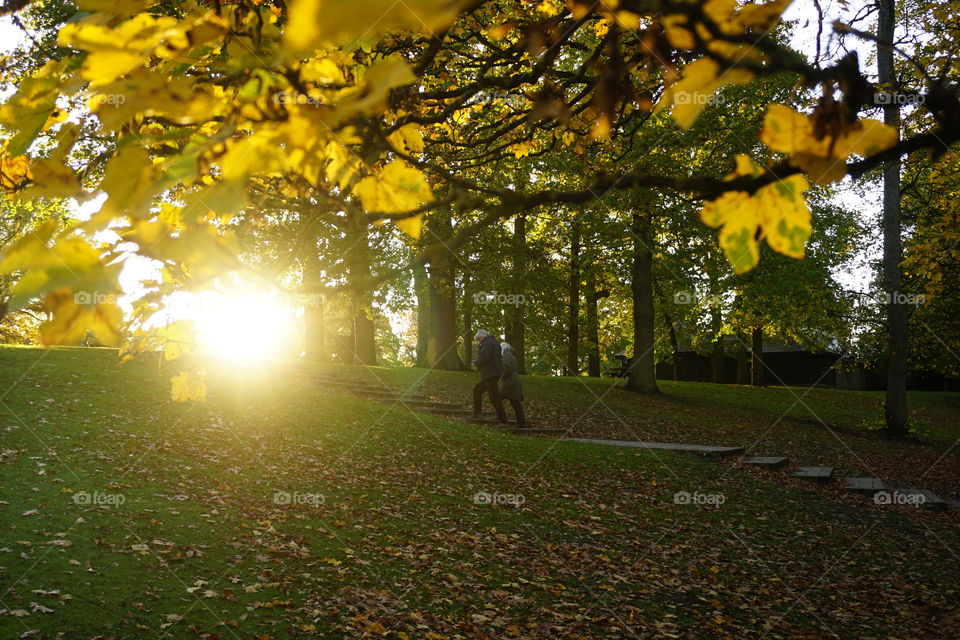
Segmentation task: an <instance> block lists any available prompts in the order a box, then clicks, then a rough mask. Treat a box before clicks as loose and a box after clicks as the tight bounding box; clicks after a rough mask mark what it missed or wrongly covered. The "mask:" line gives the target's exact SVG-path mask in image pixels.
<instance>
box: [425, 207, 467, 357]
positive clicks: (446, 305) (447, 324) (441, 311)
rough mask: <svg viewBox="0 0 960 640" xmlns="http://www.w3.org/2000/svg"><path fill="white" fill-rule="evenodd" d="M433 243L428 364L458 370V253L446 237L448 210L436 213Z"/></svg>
mask: <svg viewBox="0 0 960 640" xmlns="http://www.w3.org/2000/svg"><path fill="white" fill-rule="evenodd" d="M432 223H433V234H434V236H433V237H436V238H437V239H438V242H437V244H436V245H434V246H433V247H432V249H433V251H432V252H431V256H430V266H429V268H428V269H427V278H428V280H429V290H430V318H431V322H430V330H431V332H430V340H429V342H428V347H427V364H428V366H429V367H431V368H433V369H446V370H448V371H459V370H462V369H463V363H462V362H460V356H459V355H458V354H457V288H456V284H457V283H456V274H457V268H456V262H455V256H454V255H453V254H452V253H451V252H450V249H448V248H447V246H446V244H444V242H443V240H446V239H447V238H450V237H451V236H452V235H453V220H452V219H451V218H450V215H449V214H446V215H443V214H439V213H438V214H434V218H433V220H432Z"/></svg>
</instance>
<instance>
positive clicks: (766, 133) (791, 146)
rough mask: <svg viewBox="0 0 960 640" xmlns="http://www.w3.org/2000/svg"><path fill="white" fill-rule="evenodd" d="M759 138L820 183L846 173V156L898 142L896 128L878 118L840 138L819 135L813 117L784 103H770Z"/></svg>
mask: <svg viewBox="0 0 960 640" xmlns="http://www.w3.org/2000/svg"><path fill="white" fill-rule="evenodd" d="M760 141H761V142H763V143H764V144H765V145H767V146H768V147H770V148H771V149H773V150H774V151H779V152H781V153H785V154H787V155H788V156H790V163H791V164H793V165H794V166H796V167H799V168H801V169H803V170H804V171H805V172H806V173H807V175H809V176H810V178H811V179H812V180H813V181H814V182H817V183H819V184H826V183H829V182H834V181H836V180H839V179H841V178H842V177H843V176H844V175H846V171H847V168H846V160H847V157H848V156H850V155H853V154H857V155H863V156H869V155H873V154H875V153H879V152H880V151H883V150H884V149H887V148H889V147H891V146H893V145H894V144H896V142H897V131H896V130H895V129H894V128H893V127H889V126H887V125H885V124H883V123H882V122H879V121H877V120H870V119H864V120H859V121H857V122H855V123H854V124H853V125H852V126H850V127H849V128H848V129H847V130H846V131H845V132H844V133H843V135H841V136H840V137H839V138H837V139H836V141H834V138H833V136H831V135H826V136H824V137H822V138H817V137H816V135H815V129H814V123H813V120H812V119H811V118H810V117H809V116H807V115H804V114H802V113H799V112H797V111H794V110H793V109H791V108H790V107H787V106H785V105H782V104H771V105H770V106H769V108H768V109H767V115H766V117H765V118H764V121H763V129H762V130H761V131H760Z"/></svg>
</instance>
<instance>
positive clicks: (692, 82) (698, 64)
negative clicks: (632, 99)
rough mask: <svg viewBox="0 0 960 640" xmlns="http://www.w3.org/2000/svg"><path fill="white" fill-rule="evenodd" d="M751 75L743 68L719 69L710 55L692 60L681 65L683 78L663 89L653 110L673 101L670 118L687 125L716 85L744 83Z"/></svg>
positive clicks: (710, 96) (685, 126) (711, 94)
mask: <svg viewBox="0 0 960 640" xmlns="http://www.w3.org/2000/svg"><path fill="white" fill-rule="evenodd" d="M752 78H753V72H751V71H747V70H746V69H728V70H726V71H724V72H723V73H721V72H720V64H719V63H718V62H717V61H715V60H713V59H711V58H700V59H699V60H694V61H693V62H691V63H690V64H688V65H687V66H686V67H684V68H683V79H682V80H680V81H679V82H676V83H674V84H673V85H671V86H670V87H669V88H668V89H667V90H666V91H664V93H663V96H661V98H660V100H659V101H658V102H657V106H656V107H655V108H654V111H655V112H656V111H660V110H662V109H664V108H666V107H667V106H669V105H673V119H674V120H675V121H676V122H677V124H678V125H680V126H681V127H682V128H684V129H689V128H690V127H691V126H693V123H694V122H696V120H697V118H698V117H700V113H701V112H702V111H703V108H704V107H705V106H706V105H707V104H708V103H709V102H710V101H711V100H712V99H713V95H714V94H715V93H716V92H717V90H718V89H720V88H722V87H724V86H726V85H728V84H746V83H747V82H749V81H750V80H751V79H752Z"/></svg>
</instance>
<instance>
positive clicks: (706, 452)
mask: <svg viewBox="0 0 960 640" xmlns="http://www.w3.org/2000/svg"><path fill="white" fill-rule="evenodd" d="M565 439H566V440H569V441H570V442H586V443H590V444H606V445H612V446H617V447H633V448H635V449H656V450H660V451H675V452H677V453H687V454H691V455H695V456H701V457H704V458H711V459H719V458H725V457H727V456H742V455H743V453H744V448H743V447H718V446H713V445H707V444H675V443H672V442H637V441H633V440H595V439H592V438H565Z"/></svg>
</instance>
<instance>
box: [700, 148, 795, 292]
mask: <svg viewBox="0 0 960 640" xmlns="http://www.w3.org/2000/svg"><path fill="white" fill-rule="evenodd" d="M760 174H761V169H760V168H759V167H758V166H757V165H755V164H754V163H753V161H752V160H750V158H749V156H746V155H738V156H737V169H736V171H734V173H732V174H731V175H729V176H727V179H728V180H730V179H732V178H735V177H740V176H757V175H760ZM809 186H810V185H809V183H808V182H807V181H806V179H805V178H804V177H803V176H800V175H792V176H789V177H787V178H786V179H784V180H778V181H776V182H773V183H771V184H768V185H765V186H763V187H761V188H759V189H758V190H757V191H756V193H754V194H753V195H750V194H748V193H746V192H744V191H728V192H726V193H724V194H723V195H721V196H720V197H719V198H717V199H716V200H713V201H711V202H707V203H705V204H704V206H703V208H702V209H701V210H700V219H701V220H703V222H704V224H707V225H708V226H711V227H714V228H717V227H720V237H719V241H720V246H721V247H722V248H723V250H724V253H725V254H726V256H727V259H728V260H729V261H730V264H731V265H732V266H733V270H734V272H736V273H744V272H746V271H749V270H750V269H752V268H753V267H755V266H756V265H757V262H758V261H759V259H760V251H759V246H758V243H759V241H760V240H761V239H762V238H764V237H765V238H766V240H767V244H769V245H770V247H771V248H772V249H773V250H775V251H778V252H780V253H782V254H784V255H786V256H790V257H792V258H802V257H803V255H804V248H805V246H806V242H807V240H808V239H809V237H810V233H811V232H812V227H811V214H810V208H809V206H808V205H807V202H806V199H805V198H804V197H803V193H804V191H806V190H807V189H808V188H809Z"/></svg>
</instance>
